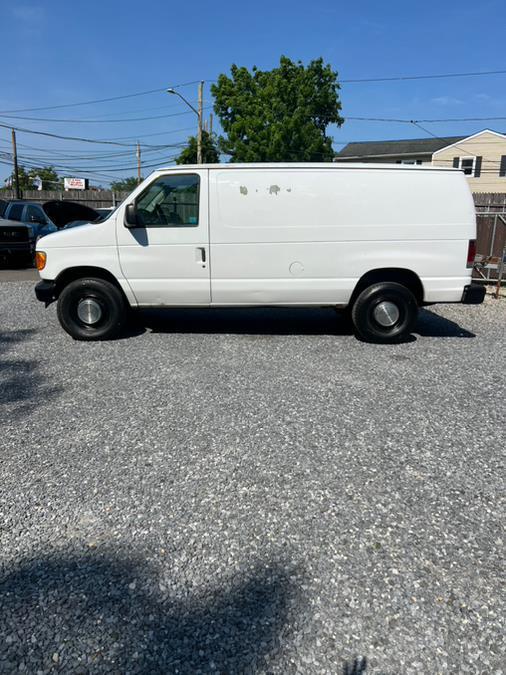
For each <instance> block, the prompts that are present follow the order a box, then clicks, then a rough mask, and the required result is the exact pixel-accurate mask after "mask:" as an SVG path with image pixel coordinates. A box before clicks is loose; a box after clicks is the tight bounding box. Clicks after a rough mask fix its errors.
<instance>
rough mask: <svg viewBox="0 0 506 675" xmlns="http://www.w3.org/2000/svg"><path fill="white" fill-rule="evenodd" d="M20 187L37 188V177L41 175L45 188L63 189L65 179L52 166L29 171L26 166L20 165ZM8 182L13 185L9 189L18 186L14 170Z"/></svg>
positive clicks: (21, 188) (22, 188)
mask: <svg viewBox="0 0 506 675" xmlns="http://www.w3.org/2000/svg"><path fill="white" fill-rule="evenodd" d="M18 175H19V188H20V190H35V189H36V187H35V183H34V181H35V178H36V177H39V178H40V179H41V180H42V189H43V190H62V189H63V180H62V179H61V178H59V176H58V174H57V173H56V171H55V170H54V168H53V167H52V166H40V167H35V168H33V169H30V170H29V171H27V170H26V169H25V167H24V166H18ZM7 183H9V185H10V186H11V188H9V189H14V188H15V186H16V179H15V176H14V171H13V172H12V173H11V175H10V176H9V178H8V179H7Z"/></svg>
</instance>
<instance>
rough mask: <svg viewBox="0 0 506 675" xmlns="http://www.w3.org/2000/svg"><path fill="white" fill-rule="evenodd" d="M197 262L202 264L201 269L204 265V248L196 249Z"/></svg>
mask: <svg viewBox="0 0 506 675" xmlns="http://www.w3.org/2000/svg"><path fill="white" fill-rule="evenodd" d="M197 262H199V263H201V264H202V267H205V265H206V249H205V248H204V246H199V247H197Z"/></svg>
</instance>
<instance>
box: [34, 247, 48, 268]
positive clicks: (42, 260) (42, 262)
mask: <svg viewBox="0 0 506 675" xmlns="http://www.w3.org/2000/svg"><path fill="white" fill-rule="evenodd" d="M46 260H47V255H46V254H45V252H44V251H37V252H36V253H35V267H36V268H37V269H38V270H39V272H40V271H41V270H43V269H44V267H45V266H46Z"/></svg>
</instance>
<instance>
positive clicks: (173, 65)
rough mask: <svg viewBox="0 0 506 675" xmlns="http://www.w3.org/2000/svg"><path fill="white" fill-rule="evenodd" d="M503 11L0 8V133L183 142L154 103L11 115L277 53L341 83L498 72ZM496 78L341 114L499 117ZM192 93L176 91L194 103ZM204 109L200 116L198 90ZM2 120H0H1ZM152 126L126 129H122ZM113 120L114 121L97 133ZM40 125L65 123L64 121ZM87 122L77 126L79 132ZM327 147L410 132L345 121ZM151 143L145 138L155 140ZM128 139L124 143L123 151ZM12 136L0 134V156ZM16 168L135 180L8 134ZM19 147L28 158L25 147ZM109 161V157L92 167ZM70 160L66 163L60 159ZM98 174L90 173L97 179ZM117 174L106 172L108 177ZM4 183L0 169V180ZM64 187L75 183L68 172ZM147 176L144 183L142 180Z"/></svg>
mask: <svg viewBox="0 0 506 675" xmlns="http://www.w3.org/2000/svg"><path fill="white" fill-rule="evenodd" d="M505 22H506V3H505V2H504V0H482V2H476V0H475V1H474V2H472V1H470V0H460V1H457V0H455V1H454V0H445V1H442V0H439V1H438V2H436V1H435V0H424V1H423V2H420V1H417V0H412V1H411V2H406V0H402V1H401V0H382V1H381V2H379V1H378V0H375V1H374V0H355V1H354V2H348V1H344V0H343V1H339V0H334V1H333V2H332V1H331V0H314V1H313V2H312V3H308V2H298V1H297V0H291V1H286V0H277V1H275V0H271V1H270V2H269V1H266V0H256V1H255V2H254V3H240V2H237V1H235V2H232V1H229V0H221V1H220V2H217V3H211V2H203V1H201V0H193V1H192V2H174V1H172V2H171V1H167V0H150V1H149V2H146V3H139V2H131V1H130V0H123V1H122V2H115V1H111V0H109V1H107V0H102V2H98V1H97V0H88V2H82V3H70V2H68V0H67V1H66V2H63V1H61V0H45V2H42V1H39V2H24V1H23V0H20V2H19V3H18V4H14V3H8V2H6V0H1V3H0V25H1V26H2V52H3V59H2V87H1V92H2V94H1V97H0V110H1V111H2V112H0V122H2V123H6V124H15V125H16V126H19V127H24V128H29V129H35V130H40V131H48V132H50V133H56V134H62V135H70V136H79V137H86V138H93V139H113V138H114V139H118V138H119V139H123V140H121V141H120V142H124V143H127V144H129V143H134V142H135V139H136V138H139V139H140V141H141V142H142V143H146V144H151V145H155V144H156V145H165V144H170V143H178V142H184V141H185V139H186V137H187V135H188V134H190V133H192V127H193V126H194V125H195V116H194V115H193V114H192V113H191V112H190V113H188V111H187V109H186V108H185V107H184V105H183V104H182V103H181V102H180V101H178V99H176V98H175V97H171V96H169V95H168V94H165V93H162V92H158V93H153V94H149V95H145V96H139V97H134V98H129V99H124V100H119V101H115V102H108V103H102V104H94V105H86V106H77V107H69V108H61V109H56V110H44V111H38V112H37V111H35V112H18V113H12V114H13V115H17V116H25V117H32V118H35V119H17V118H16V119H14V118H7V117H6V115H7V112H6V111H10V110H15V109H19V108H35V107H42V106H55V105H62V104H67V103H74V102H80V101H86V100H90V99H99V98H109V97H113V96H121V95H123V94H129V93H132V92H139V91H146V90H150V89H160V88H162V87H164V86H171V85H175V84H179V83H185V82H189V81H193V80H200V79H204V80H212V79H214V78H216V76H217V75H218V74H219V73H222V72H228V70H229V68H230V65H231V64H232V63H236V64H238V65H244V66H247V67H251V66H253V65H256V66H258V67H259V68H262V69H269V68H272V67H274V66H275V65H276V64H277V63H278V61H279V56H280V55H281V54H285V55H287V56H289V57H290V58H292V59H294V60H297V59H301V60H302V61H304V62H307V61H309V60H311V59H312V58H316V57H319V56H322V57H323V58H324V60H325V61H326V62H329V63H330V64H331V65H332V66H333V67H334V68H335V69H336V70H338V72H339V75H340V77H341V78H343V79H353V78H368V77H383V76H385V77H388V76H396V75H399V76H402V75H424V74H432V73H462V72H467V71H473V72H475V71H488V70H501V69H506V58H505V57H504V55H503V53H504V25H505ZM505 88H506V75H491V76H486V77H468V78H455V79H440V80H418V81H416V80H415V81H406V82H388V83H360V84H359V83H357V84H343V86H342V91H341V98H342V105H343V115H344V117H346V116H356V117H360V116H363V117H388V118H401V119H441V118H445V119H446V118H461V117H494V116H506V91H505ZM196 91H197V90H196V85H192V86H187V87H184V88H182V89H181V92H182V93H183V94H184V95H185V96H187V97H188V98H190V99H191V100H192V101H195V99H196ZM205 99H206V102H207V105H210V103H211V100H210V94H209V88H208V85H206V93H205ZM2 113H3V116H2ZM148 116H159V119H154V120H144V121H129V120H128V118H129V117H148ZM107 117H109V119H110V120H116V119H121V120H122V121H121V122H108V121H106V120H107ZM41 118H45V119H51V120H54V119H57V118H58V119H65V120H69V119H70V120H75V121H72V122H54V121H45V120H44V121H43V120H42V119H41ZM97 119H98V120H99V122H86V121H83V120H97ZM426 126H428V128H430V130H431V131H432V133H434V134H436V135H440V136H442V135H454V134H455V135H456V134H467V133H469V134H471V133H474V132H476V131H478V130H480V129H481V128H483V127H487V126H488V127H491V128H494V129H497V130H503V129H504V128H506V120H505V122H489V123H483V122H461V123H438V124H431V125H430V126H429V125H426ZM330 133H331V134H332V135H333V137H334V140H335V147H336V149H339V148H340V147H342V145H341V144H342V143H344V142H346V141H354V140H369V139H393V138H409V137H422V136H423V135H424V134H423V132H421V131H420V130H419V129H417V128H415V127H414V126H412V125H409V124H400V123H380V122H358V121H357V122H355V121H347V122H345V123H344V125H343V126H342V127H341V128H340V129H331V130H330ZM155 134H156V135H155ZM125 137H126V138H125ZM8 142H10V131H9V130H8V129H2V128H0V151H3V152H5V151H9V145H8ZM18 143H19V146H20V147H19V153H20V155H21V156H23V155H30V156H31V157H40V158H44V159H45V158H52V157H54V158H55V161H59V162H60V163H61V164H63V163H64V161H65V160H67V161H68V162H73V165H74V166H76V164H77V161H79V160H77V161H76V160H75V159H68V157H71V158H73V157H79V158H81V157H97V159H94V160H91V161H90V162H87V163H86V162H85V161H84V160H81V161H82V162H83V166H87V167H90V168H92V169H94V170H96V171H97V172H99V173H100V176H98V175H97V176H96V178H95V180H94V182H95V183H102V184H106V183H107V178H106V176H111V175H117V176H122V175H133V173H134V171H132V170H129V169H128V167H130V166H132V167H133V166H134V164H135V156H134V148H130V147H128V146H125V147H123V146H107V145H102V146H101V145H92V144H84V143H75V142H70V141H58V140H56V139H52V138H49V137H43V136H33V135H28V134H25V133H21V132H20V133H18ZM26 146H30V147H26ZM102 153H111V154H113V153H124V154H123V155H118V154H115V155H114V156H111V157H105V155H102V156H101V158H100V159H98V155H101V154H102ZM174 154H175V151H174V150H173V149H171V148H151V149H149V148H146V153H145V154H144V158H145V160H146V162H147V163H149V164H151V163H159V164H160V165H163V164H167V163H168V159H169V158H170V157H171V156H173V155H174ZM67 156H68V157H67ZM100 167H101V168H100ZM122 167H126V169H125V170H123V171H119V172H113V171H112V170H111V169H112V168H122ZM9 173H10V171H9V168H8V167H7V166H5V165H2V164H0V179H2V180H3V179H4V178H5V177H6V176H7V175H8V174H9ZM69 173H73V174H74V175H75V174H76V173H78V172H69ZM144 173H145V174H147V173H149V170H146V171H144Z"/></svg>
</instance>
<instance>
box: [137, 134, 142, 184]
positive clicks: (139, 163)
mask: <svg viewBox="0 0 506 675" xmlns="http://www.w3.org/2000/svg"><path fill="white" fill-rule="evenodd" d="M141 180H142V177H141V144H140V143H139V141H137V185H139V183H140V182H141Z"/></svg>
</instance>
